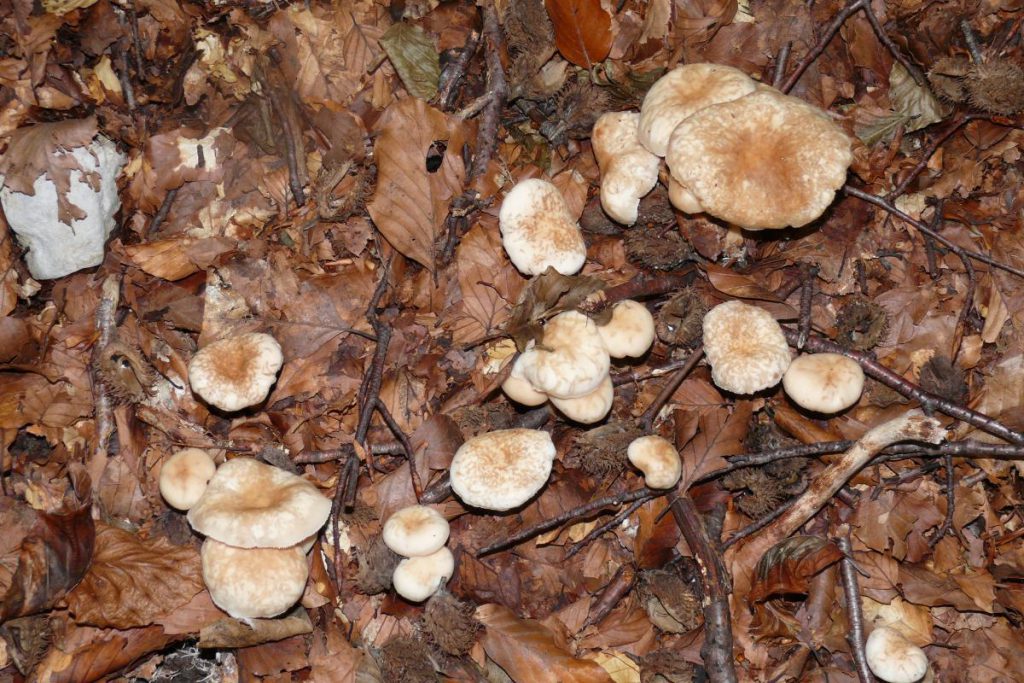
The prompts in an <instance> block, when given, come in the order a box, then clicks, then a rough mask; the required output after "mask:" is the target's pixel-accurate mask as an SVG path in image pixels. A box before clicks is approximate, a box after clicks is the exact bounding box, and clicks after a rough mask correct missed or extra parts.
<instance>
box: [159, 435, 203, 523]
mask: <svg viewBox="0 0 1024 683" xmlns="http://www.w3.org/2000/svg"><path fill="white" fill-rule="evenodd" d="M216 471H217V465H216V464H215V463H214V462H213V458H211V457H210V454H209V453H207V452H206V451H204V450H202V449H200V448H185V449H183V450H180V451H178V452H177V453H175V454H174V455H172V456H171V457H169V458H167V460H166V461H165V462H164V464H163V466H162V467H161V468H160V484H159V485H160V495H161V496H163V498H164V500H166V501H167V504H168V505H170V506H171V507H172V508H175V509H176V510H188V509H189V508H190V507H192V506H193V505H195V504H196V503H197V502H199V499H200V498H202V496H203V493H204V492H205V491H206V485H207V484H208V483H209V482H210V478H211V477H213V474H214V472H216Z"/></svg>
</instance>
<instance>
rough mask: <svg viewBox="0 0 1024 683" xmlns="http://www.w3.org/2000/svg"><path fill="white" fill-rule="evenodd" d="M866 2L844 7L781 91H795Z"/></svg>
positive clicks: (858, 0)
mask: <svg viewBox="0 0 1024 683" xmlns="http://www.w3.org/2000/svg"><path fill="white" fill-rule="evenodd" d="M865 2H866V0H853V2H851V3H849V4H848V5H846V7H844V8H843V10H842V11H841V12H840V13H839V14H837V15H836V16H835V18H834V19H833V20H832V23H831V24H829V25H828V28H826V29H825V32H824V33H823V34H822V35H821V38H819V39H818V42H817V44H816V45H815V46H814V47H813V48H811V50H810V51H809V52H808V53H807V54H806V55H804V58H803V59H801V60H800V63H799V64H797V66H796V69H795V70H794V71H793V73H791V74H790V75H789V78H787V79H786V82H785V83H783V84H782V87H781V88H779V90H781V91H782V92H784V93H788V92H789V91H790V90H792V89H793V86H795V85H796V84H797V82H798V81H799V80H800V77H801V76H803V75H804V72H805V71H807V69H808V67H810V66H811V64H813V63H814V60H816V59H817V58H818V57H820V56H821V53H823V52H824V51H825V48H827V47H828V44H829V43H830V42H832V39H833V38H834V37H835V35H836V34H837V33H839V29H840V28H842V26H843V24H845V23H846V20H847V19H849V18H850V17H852V16H853V15H854V14H856V13H857V12H859V11H860V10H862V9H864V5H865Z"/></svg>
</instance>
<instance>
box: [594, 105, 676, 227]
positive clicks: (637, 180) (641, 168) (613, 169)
mask: <svg viewBox="0 0 1024 683" xmlns="http://www.w3.org/2000/svg"><path fill="white" fill-rule="evenodd" d="M639 121H640V114H638V113H636V112H631V111H620V112H608V113H606V114H602V115H601V117H600V118H599V119H597V123H595V124H594V130H593V132H591V134H590V143H591V145H592V146H593V149H594V156H595V157H596V158H597V165H598V166H599V167H600V168H601V206H602V207H604V211H605V213H607V214H608V215H609V216H611V217H612V219H613V220H616V221H618V222H619V223H622V224H624V225H633V223H636V219H637V214H638V212H639V206H640V198H641V197H643V196H644V195H646V194H647V193H648V192H650V191H651V190H653V189H654V186H655V185H657V184H658V168H659V167H660V166H661V159H659V158H658V157H657V156H655V155H654V154H651V152H649V151H648V150H647V148H646V147H644V146H643V145H641V144H640V140H639V138H638V137H637V125H638V123H639Z"/></svg>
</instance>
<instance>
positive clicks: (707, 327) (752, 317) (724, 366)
mask: <svg viewBox="0 0 1024 683" xmlns="http://www.w3.org/2000/svg"><path fill="white" fill-rule="evenodd" d="M704 354H705V355H706V356H707V359H708V363H710V364H711V379H713V380H714V381H715V384H717V385H718V386H719V387H721V388H722V389H725V390H726V391H731V392H733V393H736V394H753V393H755V392H757V391H761V390H762V389H767V388H768V387H771V386H775V385H776V384H778V383H779V380H781V379H782V376H783V375H784V374H785V373H786V369H787V368H788V367H789V363H790V355H789V346H788V345H787V344H786V337H785V335H784V334H783V333H782V328H781V327H779V324H778V323H777V322H775V318H773V317H772V315H771V313H769V312H768V311H766V310H764V309H762V308H758V307H757V306H751V305H749V304H745V303H743V302H742V301H735V300H734V301H726V302H725V303H724V304H719V305H717V306H715V307H714V308H712V309H711V310H710V311H708V312H707V314H706V315H705V316H704Z"/></svg>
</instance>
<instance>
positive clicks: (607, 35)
mask: <svg viewBox="0 0 1024 683" xmlns="http://www.w3.org/2000/svg"><path fill="white" fill-rule="evenodd" d="M544 6H545V7H547V10H548V16H550V17H551V23H552V24H554V26H555V46H556V47H557V48H558V51H559V52H561V53H562V56H563V57H565V58H566V59H568V60H569V61H570V62H572V63H573V64H575V65H576V66H582V67H584V68H587V69H589V68H590V67H592V66H594V65H595V64H597V63H598V62H600V61H601V60H603V59H604V58H605V57H607V56H608V53H609V52H610V51H611V49H612V39H613V37H614V36H613V34H612V17H611V15H610V14H609V13H608V12H606V11H605V9H604V8H603V7H602V6H601V0H544Z"/></svg>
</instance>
